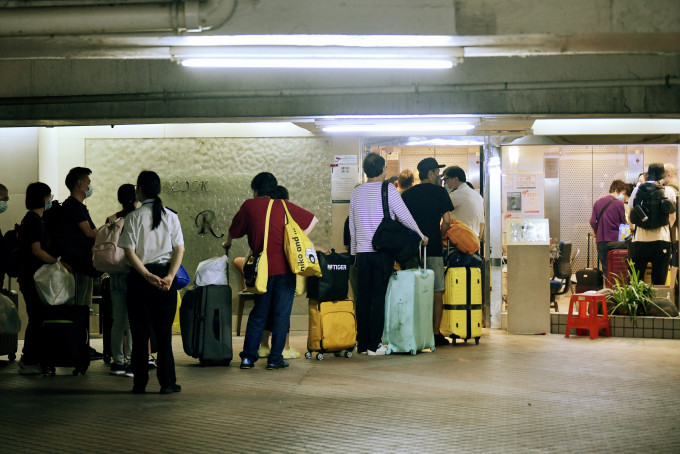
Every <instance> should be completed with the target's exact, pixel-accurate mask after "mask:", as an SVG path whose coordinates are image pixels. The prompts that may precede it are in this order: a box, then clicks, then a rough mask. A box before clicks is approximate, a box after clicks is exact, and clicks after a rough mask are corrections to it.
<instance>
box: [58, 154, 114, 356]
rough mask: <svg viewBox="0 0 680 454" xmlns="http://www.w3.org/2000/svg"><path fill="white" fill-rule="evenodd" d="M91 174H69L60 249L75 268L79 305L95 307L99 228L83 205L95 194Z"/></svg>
mask: <svg viewBox="0 0 680 454" xmlns="http://www.w3.org/2000/svg"><path fill="white" fill-rule="evenodd" d="M91 173H92V171H91V170H90V169H88V168H86V167H74V168H73V169H71V170H69V172H68V174H67V175H66V181H65V183H66V187H67V188H68V190H69V191H70V192H71V195H70V196H69V197H68V198H67V199H66V200H64V203H63V204H62V214H61V228H60V235H59V238H58V242H59V244H60V247H59V248H58V249H57V252H58V253H60V254H61V256H62V258H63V261H64V262H65V263H67V264H69V265H70V266H71V268H72V269H73V272H74V275H75V279H76V298H75V303H76V304H79V305H88V306H90V305H91V304H92V280H93V279H92V278H93V276H95V275H100V274H101V273H96V270H95V269H94V267H93V266H92V246H93V245H94V239H95V237H96V236H97V229H96V228H95V225H94V222H92V218H91V217H90V212H89V211H88V209H87V206H85V204H84V203H83V202H84V201H85V199H86V198H88V197H90V196H92V193H93V189H92V181H91V180H90V174H91ZM90 353H91V355H90V356H91V358H92V359H99V358H103V357H104V356H103V355H102V354H101V353H99V352H96V351H94V349H91V351H90Z"/></svg>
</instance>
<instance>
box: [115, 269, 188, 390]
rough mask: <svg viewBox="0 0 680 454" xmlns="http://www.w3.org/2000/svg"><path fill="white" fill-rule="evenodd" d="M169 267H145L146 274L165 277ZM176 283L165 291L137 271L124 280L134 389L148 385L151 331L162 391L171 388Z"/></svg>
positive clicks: (173, 372) (173, 361) (174, 378)
mask: <svg viewBox="0 0 680 454" xmlns="http://www.w3.org/2000/svg"><path fill="white" fill-rule="evenodd" d="M168 267H169V266H168V265H146V268H147V269H148V270H149V272H151V273H153V274H155V275H156V276H159V277H161V278H163V277H165V276H166V274H167V272H168ZM176 286H177V281H176V280H175V281H174V282H173V283H172V286H171V287H170V290H168V291H161V290H159V289H157V288H156V287H154V286H153V285H151V284H149V283H148V282H147V281H146V279H144V277H142V276H141V275H140V274H139V273H138V272H137V271H136V270H134V269H133V270H131V271H130V274H128V277H127V294H126V302H127V308H128V319H129V321H130V332H131V333H132V355H131V361H132V373H133V374H134V375H135V378H134V386H135V388H137V389H143V388H145V387H146V384H147V383H148V381H149V365H148V353H149V352H148V348H149V347H148V345H149V336H150V330H151V327H153V331H154V333H155V335H156V341H157V343H158V356H157V358H156V359H157V361H156V363H157V369H156V375H157V377H158V383H160V385H161V387H166V386H171V385H174V384H175V382H176V377H175V358H174V357H173V355H172V322H173V320H174V319H175V311H176V310H177V288H176Z"/></svg>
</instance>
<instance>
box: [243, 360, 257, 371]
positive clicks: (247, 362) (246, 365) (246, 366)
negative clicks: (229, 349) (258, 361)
mask: <svg viewBox="0 0 680 454" xmlns="http://www.w3.org/2000/svg"><path fill="white" fill-rule="evenodd" d="M253 366H254V364H253V362H252V361H251V360H249V359H248V358H243V359H242V360H241V369H252V368H253Z"/></svg>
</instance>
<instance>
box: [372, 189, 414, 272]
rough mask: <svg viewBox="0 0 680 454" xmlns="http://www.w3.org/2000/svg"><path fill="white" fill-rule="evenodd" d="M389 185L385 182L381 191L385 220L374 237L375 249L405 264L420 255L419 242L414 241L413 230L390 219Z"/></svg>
mask: <svg viewBox="0 0 680 454" xmlns="http://www.w3.org/2000/svg"><path fill="white" fill-rule="evenodd" d="M388 184H389V182H387V181H385V182H384V183H383V184H382V188H381V191H380V192H381V195H382V208H383V219H382V221H381V222H380V225H378V228H377V229H376V231H375V234H374V235H373V241H372V244H373V249H375V250H376V251H378V252H383V253H385V254H387V255H389V256H390V257H392V258H393V259H394V260H396V261H397V262H404V261H406V260H408V259H409V258H411V257H412V256H414V255H417V254H418V240H414V235H413V234H412V232H411V229H409V228H408V227H405V226H404V225H403V224H402V223H401V222H399V221H396V220H394V219H392V218H391V217H390V210H389V205H388V201H387V185H388Z"/></svg>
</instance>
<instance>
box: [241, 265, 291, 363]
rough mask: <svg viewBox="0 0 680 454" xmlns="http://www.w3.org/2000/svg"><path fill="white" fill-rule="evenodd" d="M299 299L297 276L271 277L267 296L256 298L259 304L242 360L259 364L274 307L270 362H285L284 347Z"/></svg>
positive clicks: (251, 318)
mask: <svg viewBox="0 0 680 454" xmlns="http://www.w3.org/2000/svg"><path fill="white" fill-rule="evenodd" d="M294 297H295V275H294V274H280V275H278V276H269V279H268V280H267V293H263V294H262V295H256V296H255V305H254V306H253V310H252V311H250V315H248V325H247V326H246V338H245V340H244V341H243V351H242V352H241V355H240V356H241V358H248V359H249V360H251V361H252V362H253V363H254V362H255V361H257V349H258V348H259V346H260V341H261V340H262V331H263V330H264V324H265V322H266V321H267V315H268V314H269V310H270V307H271V310H272V313H273V315H274V324H273V327H272V328H273V329H272V339H271V350H270V353H269V357H268V358H267V361H268V362H269V363H272V364H278V363H280V362H281V361H283V355H282V352H283V347H285V345H286V335H287V334H288V330H289V329H290V311H291V310H292V308H293V298H294Z"/></svg>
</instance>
